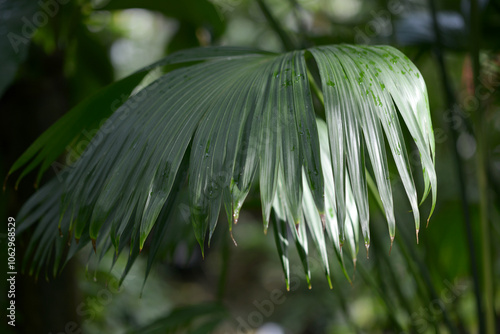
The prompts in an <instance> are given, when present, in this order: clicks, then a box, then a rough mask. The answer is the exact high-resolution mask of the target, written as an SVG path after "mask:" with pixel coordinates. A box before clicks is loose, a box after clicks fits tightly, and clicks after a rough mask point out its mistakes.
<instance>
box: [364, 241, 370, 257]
mask: <svg viewBox="0 0 500 334" xmlns="http://www.w3.org/2000/svg"><path fill="white" fill-rule="evenodd" d="M365 247H366V258H367V259H369V258H370V243H369V242H365Z"/></svg>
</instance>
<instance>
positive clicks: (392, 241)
mask: <svg viewBox="0 0 500 334" xmlns="http://www.w3.org/2000/svg"><path fill="white" fill-rule="evenodd" d="M393 244H394V236H393V235H391V247H389V255H391V251H392V245H393Z"/></svg>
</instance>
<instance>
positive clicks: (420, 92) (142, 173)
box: [16, 45, 436, 279]
mask: <svg viewBox="0 0 500 334" xmlns="http://www.w3.org/2000/svg"><path fill="white" fill-rule="evenodd" d="M307 59H309V60H310V61H309V62H307V63H306V60H307ZM170 63H185V64H184V65H183V67H181V68H178V69H175V70H173V71H170V72H168V73H166V74H164V75H163V76H161V77H160V78H158V79H157V80H155V81H154V82H152V83H151V84H149V85H148V86H146V87H145V88H143V89H142V90H137V89H136V91H135V92H134V93H133V95H131V96H130V98H129V99H128V100H127V101H126V102H125V103H124V104H123V105H122V106H121V107H120V108H118V110H116V111H115V112H114V113H113V114H112V115H111V116H110V117H109V119H108V120H107V121H106V123H105V124H104V125H103V126H102V127H101V128H100V130H99V132H98V133H97V134H96V136H95V137H94V139H93V141H92V142H91V143H90V144H89V145H88V147H87V149H86V150H85V151H84V153H83V154H82V155H81V157H80V158H79V159H78V161H77V162H76V163H75V164H74V165H72V166H71V167H69V168H68V172H67V173H65V177H64V178H63V181H62V182H60V183H58V182H57V181H52V182H50V183H49V184H47V185H46V186H44V187H42V189H40V190H39V192H38V193H36V194H35V195H34V197H33V198H32V199H31V200H30V201H29V202H28V203H26V205H25V207H24V208H23V210H22V212H21V213H20V220H24V223H23V224H22V225H21V226H22V227H21V229H26V228H27V227H29V226H30V225H31V224H33V223H35V222H36V221H39V222H38V225H37V226H36V227H35V232H34V234H33V237H32V239H31V245H30V250H29V251H28V254H34V261H32V265H31V271H32V272H36V273H38V272H39V271H40V269H41V268H42V266H43V264H45V263H49V262H50V261H49V260H50V259H52V258H55V260H56V261H55V264H56V265H55V266H54V272H57V270H58V268H59V267H60V265H61V264H62V263H64V260H67V259H69V258H70V257H71V256H72V255H73V254H74V253H75V252H76V251H77V250H78V249H79V248H81V247H83V245H85V244H86V243H88V242H90V241H92V243H93V244H94V248H97V250H98V251H99V254H100V256H102V255H103V254H104V252H106V251H107V250H109V249H111V248H114V249H115V251H116V253H117V254H118V253H119V252H121V251H122V250H123V249H124V248H125V247H127V246H129V247H130V261H129V263H130V264H131V263H132V262H133V260H134V259H135V257H136V256H137V255H138V253H139V252H140V250H142V248H143V247H144V245H145V243H146V241H147V240H151V241H150V246H149V247H150V250H151V251H150V252H149V254H150V259H152V258H154V256H156V254H157V253H158V250H159V249H160V248H161V247H162V240H165V239H164V238H165V236H166V235H168V234H169V233H170V232H169V226H170V225H175V224H176V223H177V220H178V219H177V218H176V214H175V211H178V208H179V207H180V206H183V205H187V206H188V207H189V214H190V218H189V219H190V221H191V222H192V225H193V227H194V234H195V236H196V239H197V240H198V243H199V245H200V246H201V250H202V252H203V249H204V245H205V244H206V242H210V238H211V237H212V235H213V232H214V230H215V227H216V224H217V221H218V218H219V213H220V210H221V208H222V207H223V208H224V209H223V210H224V211H225V212H226V214H227V217H228V221H229V229H230V230H231V229H232V224H233V223H235V222H237V220H238V217H239V212H240V209H241V207H242V204H243V202H244V200H245V198H246V196H247V195H248V193H249V190H250V188H251V185H252V183H253V181H254V180H256V179H258V180H259V184H260V196H261V202H262V216H263V222H264V229H265V230H267V228H268V225H269V223H271V224H272V225H273V230H274V232H275V237H276V244H277V248H278V253H279V255H280V258H281V262H282V264H283V269H284V272H285V276H286V278H288V274H289V268H288V255H287V254H288V253H287V252H288V244H289V237H288V234H289V233H291V234H292V239H291V240H293V241H294V242H295V244H296V246H297V250H298V252H299V255H300V258H301V260H302V262H303V265H304V269H305V272H306V275H307V277H308V279H309V269H308V264H307V258H308V237H307V236H308V233H309V234H310V236H311V239H312V241H313V242H314V244H315V246H316V248H317V250H318V251H319V254H320V258H321V259H322V262H323V264H324V269H325V274H326V275H327V277H329V268H328V258H327V245H326V244H327V242H326V241H325V235H326V236H327V237H328V238H327V239H328V240H330V241H329V242H332V244H333V248H334V250H335V251H336V254H337V256H338V258H339V260H340V263H341V265H342V267H343V260H342V244H344V243H346V244H347V245H348V246H349V249H350V251H351V252H352V255H353V256H352V257H353V259H354V260H355V259H356V253H357V251H358V235H359V230H360V231H361V234H362V235H363V238H364V242H365V245H366V247H368V246H369V243H370V232H369V224H368V223H369V210H368V192H367V181H366V179H367V177H371V176H369V175H367V173H368V169H367V163H365V152H366V153H367V155H368V157H369V160H370V162H371V169H372V171H373V176H374V179H375V181H376V185H377V188H378V192H379V194H380V198H381V200H382V203H383V207H384V211H385V215H386V218H387V222H388V230H389V235H390V237H391V240H392V239H393V238H394V234H395V218H394V210H393V196H392V189H391V185H390V179H389V170H388V157H387V152H386V147H389V149H390V153H391V154H390V155H391V156H392V158H393V160H394V162H395V165H396V166H397V170H398V172H399V175H400V177H401V180H402V183H403V185H404V188H405V190H406V193H407V195H408V199H409V202H410V204H411V207H412V209H413V210H412V211H413V215H414V219H415V227H416V230H417V233H418V229H419V226H420V216H419V208H418V205H419V204H418V201H417V193H416V188H415V184H414V181H413V177H412V171H411V167H410V162H409V158H408V154H407V150H406V144H405V142H404V139H403V134H402V132H403V130H402V128H401V125H400V122H399V119H402V120H403V122H404V124H405V125H406V128H407V130H408V132H409V133H410V135H411V136H412V137H413V139H414V142H415V145H416V147H417V148H418V150H419V152H420V156H421V163H422V171H423V180H424V193H423V196H422V200H423V199H425V197H426V196H427V195H428V193H429V192H430V191H431V190H432V194H433V196H432V197H433V200H432V209H431V214H432V210H433V208H434V204H435V199H436V174H435V170H434V137H433V131H432V125H431V120H430V115H429V107H428V99H427V92H426V88H425V83H424V81H423V79H422V77H421V75H420V73H419V71H418V69H417V68H416V67H415V66H414V65H413V64H412V63H411V62H410V61H409V60H408V58H407V57H405V56H404V55H403V54H401V53H400V52H399V51H397V50H396V49H394V48H391V47H386V46H352V45H338V46H324V47H318V48H312V49H308V50H302V51H293V52H289V53H285V54H271V53H265V52H258V51H254V50H248V49H234V48H208V49H193V50H189V51H183V52H182V53H178V54H173V55H171V56H169V57H167V58H166V59H165V60H163V61H161V62H159V63H157V64H155V65H153V66H151V67H148V68H146V69H144V70H142V71H149V70H150V69H152V68H154V67H158V66H161V65H165V64H170ZM311 63H312V64H315V65H312V66H317V67H315V68H314V71H318V73H319V76H320V78H321V88H320V89H318V88H317V87H316V84H315V82H314V81H313V79H310V78H312V77H313V75H311V73H310V70H309V69H308V66H311V65H310V64H311ZM141 73H142V72H141ZM311 80H312V81H311ZM312 86H314V87H312ZM312 88H315V89H314V91H315V94H316V95H317V96H318V97H319V98H320V100H322V102H323V104H324V108H325V115H326V119H325V120H321V119H318V118H317V116H316V114H315V110H314V107H313V95H312V94H313V93H312V92H313V89H312ZM95 103H97V102H95ZM91 105H92V104H91ZM89 108H90V107H89ZM79 112H80V113H82V111H81V110H80V111H79ZM68 117H70V116H68ZM73 124H76V123H75V122H74V123H73ZM63 125H64V123H63ZM63 125H61V124H59V127H62V128H64V126H63ZM49 131H51V130H50V129H49ZM70 137H71V136H68V138H66V139H65V140H70V139H71V138H70ZM47 138H50V137H47V136H46V137H45V138H44V140H45V142H44V143H42V144H40V143H38V144H39V145H38V146H37V148H38V151H37V150H34V149H32V152H30V153H27V154H25V156H23V157H22V158H23V161H22V162H21V163H18V164H17V165H16V169H17V168H20V167H22V165H24V164H27V163H28V162H29V159H30V158H32V157H35V158H36V154H40V153H37V152H40V147H41V146H44V147H45V148H47V147H49V148H50V145H53V144H54V143H52V142H51V141H50V140H47ZM384 138H385V139H384ZM41 139H42V138H41ZM35 144H37V143H35ZM35 144H34V145H35ZM42 158H43V157H42ZM42 158H40V156H38V159H39V160H40V161H41V160H43V159H42ZM45 158H46V157H45ZM45 160H47V159H45ZM44 164H45V165H46V164H47V162H46V161H45V162H44ZM28 167H30V168H34V166H32V165H28ZM180 189H187V202H188V203H187V204H185V203H184V202H185V201H186V198H185V197H183V198H181V197H182V196H181V195H182V194H183V193H184V192H183V191H180ZM49 194H50V195H49ZM59 197H60V198H61V201H60V202H58V201H57V199H58V198H59ZM429 216H430V215H429ZM287 225H288V226H287ZM58 229H59V231H60V232H59V233H60V234H61V235H62V236H64V238H59V237H57V235H58V232H57V230H58ZM153 229H154V231H153V232H152V230H153ZM307 231H309V232H307ZM148 237H149V238H148ZM207 237H208V238H207ZM72 238H75V239H76V241H77V243H72V244H71V239H72ZM68 241H69V243H70V244H71V246H70V247H69V249H67V247H66V246H65V244H66V242H68ZM78 241H79V243H78ZM149 262H150V263H151V262H152V261H149ZM344 272H345V270H344Z"/></svg>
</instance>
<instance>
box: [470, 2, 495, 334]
mask: <svg viewBox="0 0 500 334" xmlns="http://www.w3.org/2000/svg"><path fill="white" fill-rule="evenodd" d="M470 28H471V29H470V36H469V37H470V47H471V58H472V72H473V74H474V92H475V90H476V88H477V87H479V84H480V83H479V76H480V75H481V64H480V62H479V48H480V37H481V36H480V22H479V8H478V3H477V0H471V2H470ZM478 102H479V109H478V110H477V112H476V117H477V121H476V123H477V131H476V133H477V153H476V163H477V179H478V183H479V206H480V217H481V221H480V222H481V224H480V228H481V241H482V242H481V252H482V260H483V261H482V264H483V277H482V278H483V281H482V283H483V286H482V288H483V293H484V298H485V305H484V306H485V312H486V333H488V334H493V333H494V332H495V308H494V304H493V296H494V291H493V280H492V277H493V274H492V273H493V270H492V268H491V245H490V238H491V235H490V226H489V220H488V175H487V172H486V170H487V167H486V166H487V165H488V164H487V161H486V152H487V124H486V122H487V116H486V115H485V113H484V110H483V103H482V102H481V100H480V99H478Z"/></svg>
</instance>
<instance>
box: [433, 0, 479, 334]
mask: <svg viewBox="0 0 500 334" xmlns="http://www.w3.org/2000/svg"><path fill="white" fill-rule="evenodd" d="M429 7H430V9H431V15H432V21H433V25H434V33H435V36H436V45H435V52H434V53H435V55H436V58H437V62H438V65H439V70H440V75H441V82H442V84H443V88H444V91H445V97H446V101H447V108H448V110H455V109H456V108H459V105H458V103H457V100H456V97H455V94H454V92H453V89H452V86H451V84H450V82H449V75H448V72H447V69H446V65H445V62H444V56H443V53H442V42H441V31H440V28H439V23H438V20H437V12H436V4H435V0H429ZM461 119H462V118H461ZM450 130H451V135H452V138H453V141H452V143H451V144H452V145H451V146H452V149H453V157H454V159H455V168H456V173H457V179H458V184H459V189H460V201H461V202H462V213H463V216H464V223H465V229H466V236H467V245H468V248H469V261H470V270H471V274H472V279H473V285H474V294H475V298H476V311H477V319H478V323H479V332H480V333H484V329H485V319H484V313H483V301H482V294H481V290H480V287H479V274H478V272H479V269H478V265H477V260H476V250H475V249H476V247H475V244H474V238H473V232H472V224H471V218H470V212H469V203H468V200H467V186H466V184H465V173H464V171H463V164H464V162H463V161H462V159H461V157H460V154H459V153H458V149H457V145H456V143H457V140H458V131H457V129H456V128H455V127H454V126H453V125H451V126H450Z"/></svg>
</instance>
